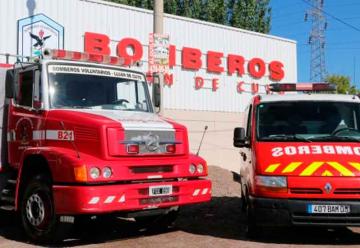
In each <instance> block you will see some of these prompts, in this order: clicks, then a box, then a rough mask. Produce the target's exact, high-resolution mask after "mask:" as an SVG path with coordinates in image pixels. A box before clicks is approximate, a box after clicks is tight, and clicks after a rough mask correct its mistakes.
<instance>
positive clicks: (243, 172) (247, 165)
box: [240, 105, 253, 189]
mask: <svg viewBox="0 0 360 248" xmlns="http://www.w3.org/2000/svg"><path fill="white" fill-rule="evenodd" d="M252 111H253V109H252V105H249V106H248V107H247V108H246V109H245V116H244V126H245V133H246V137H247V144H248V145H247V146H246V147H242V148H241V149H240V155H241V164H240V176H241V177H242V180H241V182H242V183H246V182H249V180H250V177H251V176H252V171H253V164H252V149H251V146H252V144H251V139H252V135H251V130H252V123H251V122H252V118H251V117H252ZM242 187H243V189H244V188H245V187H247V186H245V185H242Z"/></svg>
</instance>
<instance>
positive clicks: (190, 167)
mask: <svg viewBox="0 0 360 248" xmlns="http://www.w3.org/2000/svg"><path fill="white" fill-rule="evenodd" d="M195 171H196V166H195V165H194V164H190V166H189V172H190V174H194V173H195Z"/></svg>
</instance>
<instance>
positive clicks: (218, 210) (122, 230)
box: [0, 166, 360, 248]
mask: <svg viewBox="0 0 360 248" xmlns="http://www.w3.org/2000/svg"><path fill="white" fill-rule="evenodd" d="M209 176H210V178H211V180H212V182H213V190H212V193H213V199H212V201H211V202H209V203H203V204H198V205H193V206H186V207H183V208H182V209H181V212H180V215H179V217H178V219H177V221H176V223H175V227H174V228H173V229H170V230H168V231H166V232H164V231H159V230H146V229H144V228H143V227H141V226H139V225H138V224H136V223H135V222H134V221H130V220H115V221H114V219H111V220H110V221H109V220H108V219H105V220H104V221H98V222H96V223H93V224H91V225H86V226H82V227H81V228H80V229H78V230H77V231H76V232H74V237H73V239H69V240H67V241H65V242H64V243H61V244H58V245H56V246H55V247H114V248H115V247H122V248H127V247H129V248H130V247H131V248H133V247H164V248H165V247H179V248H181V247H184V248H185V247H210V248H211V247H213V248H215V247H216V248H217V247H241V248H247V247H259V248H261V247H335V246H337V247H344V246H346V247H360V229H358V228H351V229H350V228H340V229H336V230H331V229H330V230H328V229H324V228H287V229H269V230H267V231H266V233H265V235H264V236H263V237H261V238H259V239H256V240H248V239H247V238H246V237H245V233H244V224H243V222H244V216H243V215H242V213H241V211H240V208H241V198H240V197H241V196H240V185H239V183H238V182H236V181H235V180H234V175H233V174H232V173H231V172H229V171H226V170H224V169H221V168H219V167H216V166H211V167H210V168H209ZM0 247H1V248H2V247H4V248H7V247H10V248H19V247H35V246H33V245H30V244H28V242H27V239H26V237H25V235H24V233H23V232H22V230H21V228H20V227H19V224H18V222H17V218H16V216H15V215H8V214H4V213H0Z"/></svg>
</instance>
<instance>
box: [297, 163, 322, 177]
mask: <svg viewBox="0 0 360 248" xmlns="http://www.w3.org/2000/svg"><path fill="white" fill-rule="evenodd" d="M323 164H324V162H312V163H311V164H309V165H308V166H307V167H306V169H305V170H303V171H302V172H301V173H300V176H311V175H312V174H314V172H315V171H316V170H317V169H319V168H320V167H321V166H322V165H323Z"/></svg>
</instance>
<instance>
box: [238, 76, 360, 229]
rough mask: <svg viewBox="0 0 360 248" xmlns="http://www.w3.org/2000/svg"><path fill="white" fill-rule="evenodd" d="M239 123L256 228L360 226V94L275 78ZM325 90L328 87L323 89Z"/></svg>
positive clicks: (246, 200)
mask: <svg viewBox="0 0 360 248" xmlns="http://www.w3.org/2000/svg"><path fill="white" fill-rule="evenodd" d="M270 89H272V90H273V91H275V92H279V91H281V92H285V91H295V92H287V94H281V95H278V94H271V95H264V96H255V97H254V98H253V99H252V101H251V103H250V104H249V106H248V107H247V109H246V111H245V120H244V127H239V128H235V130H234V146H235V147H240V148H241V149H240V154H241V156H242V164H241V169H240V177H241V186H242V199H243V210H244V211H245V213H246V214H247V217H248V231H249V234H251V235H254V234H255V235H256V233H257V231H259V230H261V227H264V226H293V225H299V226H300V225H319V226H330V227H332V226H358V225H360V220H359V215H360V202H359V193H360V191H359V189H360V181H359V177H360V163H359V158H360V99H359V97H358V96H356V95H340V94H329V91H331V90H333V89H334V87H332V86H330V85H327V84H324V83H318V84H300V83H299V84H273V85H271V86H270ZM320 91H327V92H326V94H320Z"/></svg>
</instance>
